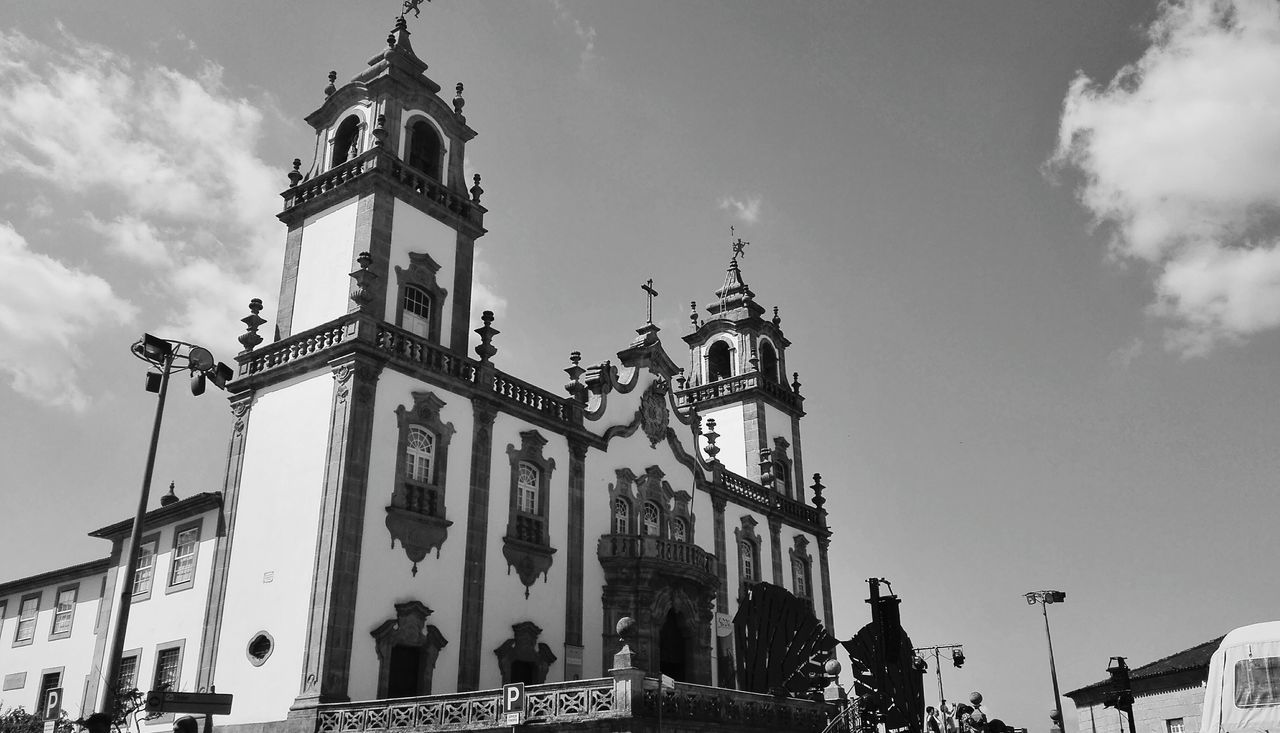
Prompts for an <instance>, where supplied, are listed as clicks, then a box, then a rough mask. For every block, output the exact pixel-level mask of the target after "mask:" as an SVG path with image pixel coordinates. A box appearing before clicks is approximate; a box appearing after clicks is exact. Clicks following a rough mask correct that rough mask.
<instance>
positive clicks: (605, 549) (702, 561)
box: [596, 534, 716, 574]
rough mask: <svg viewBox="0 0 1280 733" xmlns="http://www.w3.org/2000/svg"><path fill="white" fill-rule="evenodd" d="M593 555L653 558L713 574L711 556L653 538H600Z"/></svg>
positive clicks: (687, 545)
mask: <svg viewBox="0 0 1280 733" xmlns="http://www.w3.org/2000/svg"><path fill="white" fill-rule="evenodd" d="M596 552H597V554H598V556H599V557H601V558H611V557H638V558H654V559H659V560H666V561H668V562H673V563H677V564H680V565H686V566H689V567H692V568H694V569H696V570H700V571H702V572H705V573H713V574H714V573H715V562H716V556H715V555H713V554H711V553H709V552H707V551H706V550H704V549H702V548H701V547H698V546H697V545H695V544H693V543H690V542H680V541H678V540H669V539H666V538H664V537H655V536H653V535H628V534H607V535H602V536H601V537H600V542H599V544H598V545H597V549H596Z"/></svg>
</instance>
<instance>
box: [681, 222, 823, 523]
mask: <svg viewBox="0 0 1280 733" xmlns="http://www.w3.org/2000/svg"><path fill="white" fill-rule="evenodd" d="M746 245H747V243H746V242H743V241H742V240H741V239H738V240H737V241H736V242H734V245H733V257H732V258H731V259H730V260H729V267H728V268H727V270H726V271H725V278H724V284H723V285H721V287H720V289H719V290H717V291H716V293H715V296H716V300H715V301H714V302H712V303H710V304H708V305H707V306H706V312H707V318H706V319H702V318H700V317H699V315H698V306H697V302H696V301H695V302H692V303H690V304H689V305H690V314H689V319H690V321H691V324H690V325H691V327H692V329H693V332H692V333H690V334H688V335H687V336H685V337H684V340H685V343H687V344H688V345H689V361H690V364H689V372H690V377H689V380H688V382H687V383H686V385H685V390H684V391H683V392H682V393H681V395H680V397H681V400H682V401H683V402H685V403H687V404H691V405H696V407H697V410H698V414H699V416H700V417H701V418H702V421H703V425H704V429H705V426H708V424H709V421H710V420H715V428H714V429H715V431H716V433H717V434H718V437H717V441H716V446H717V447H718V448H719V451H718V455H717V458H718V459H719V460H720V461H721V462H722V463H723V464H724V466H725V467H726V468H728V469H729V470H730V471H733V472H735V473H737V474H739V475H741V476H744V477H746V478H749V479H751V480H752V481H756V482H758V483H760V484H761V485H763V486H765V487H767V488H772V489H773V490H775V491H777V492H779V493H781V494H783V495H784V496H787V497H788V498H792V499H797V500H800V501H803V499H804V496H803V492H804V485H805V484H804V473H803V469H802V467H801V452H800V418H801V417H803V416H804V399H803V398H802V397H801V396H800V383H799V378H798V376H796V377H794V378H793V381H792V382H791V383H790V384H788V381H787V369H786V350H787V347H788V346H790V345H791V342H790V341H788V340H787V338H786V336H784V335H783V333H782V328H781V323H782V319H781V317H780V316H779V315H778V309H777V308H776V307H775V308H774V309H773V315H772V317H771V318H765V317H764V315H765V309H764V307H763V306H761V305H760V304H759V303H757V302H756V300H755V293H753V292H752V291H751V288H750V287H749V286H748V285H747V283H746V282H745V281H744V280H743V278H742V268H741V266H740V265H739V264H738V260H739V259H740V258H741V257H742V255H743V251H744V249H745V248H746ZM704 443H705V438H704Z"/></svg>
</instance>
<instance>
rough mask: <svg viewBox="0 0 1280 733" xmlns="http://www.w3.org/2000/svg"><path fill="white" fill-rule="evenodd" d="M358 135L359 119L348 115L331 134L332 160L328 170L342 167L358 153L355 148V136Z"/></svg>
mask: <svg viewBox="0 0 1280 733" xmlns="http://www.w3.org/2000/svg"><path fill="white" fill-rule="evenodd" d="M359 133H360V118H359V117H356V116H355V115H350V116H348V117H347V119H345V120H343V121H342V124H340V125H338V131H337V132H335V133H334V134H333V158H332V163H331V164H330V166H329V167H330V168H336V167H337V166H340V165H342V164H343V163H345V162H347V161H348V160H350V159H351V158H353V157H355V155H356V154H357V153H358V152H359V150H358V149H357V148H356V136H357V135H359Z"/></svg>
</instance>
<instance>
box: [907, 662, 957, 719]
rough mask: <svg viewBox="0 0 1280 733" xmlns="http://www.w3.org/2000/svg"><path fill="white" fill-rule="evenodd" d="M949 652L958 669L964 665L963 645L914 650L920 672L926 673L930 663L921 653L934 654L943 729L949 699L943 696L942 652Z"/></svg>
mask: <svg viewBox="0 0 1280 733" xmlns="http://www.w3.org/2000/svg"><path fill="white" fill-rule="evenodd" d="M943 650H947V651H950V652H951V663H952V664H954V665H955V666H956V667H957V668H958V667H960V666H962V665H963V664H964V645H963V644H939V645H937V646H922V647H919V648H918V649H912V650H911V651H912V652H914V653H915V662H914V664H915V665H916V669H917V670H918V671H920V672H924V671H926V669H927V668H928V663H927V662H925V660H924V657H923V656H921V653H922V652H924V653H927V652H933V666H934V669H935V670H936V671H937V673H938V715H939V716H940V717H941V718H942V719H943V721H944V723H943V727H944V728H945V727H946V723H945V720H946V713H945V711H944V708H945V707H946V706H947V698H946V697H945V696H943V694H942V652H943Z"/></svg>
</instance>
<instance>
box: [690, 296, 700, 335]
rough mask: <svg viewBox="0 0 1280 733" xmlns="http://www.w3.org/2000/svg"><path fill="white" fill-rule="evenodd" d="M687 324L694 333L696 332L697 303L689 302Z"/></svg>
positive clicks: (694, 301)
mask: <svg viewBox="0 0 1280 733" xmlns="http://www.w3.org/2000/svg"><path fill="white" fill-rule="evenodd" d="M689 322H690V325H691V326H692V328H693V330H694V331H697V330H698V301H696V300H691V301H689Z"/></svg>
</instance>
